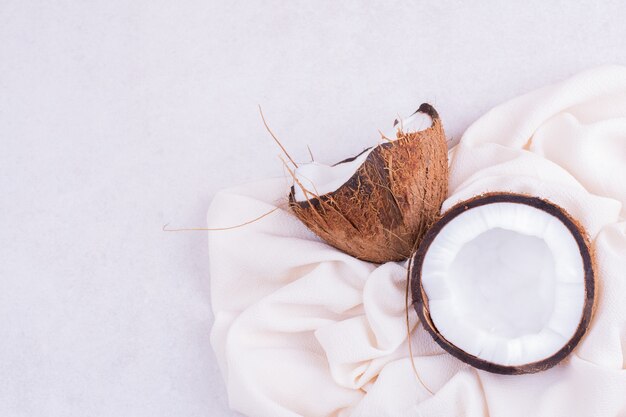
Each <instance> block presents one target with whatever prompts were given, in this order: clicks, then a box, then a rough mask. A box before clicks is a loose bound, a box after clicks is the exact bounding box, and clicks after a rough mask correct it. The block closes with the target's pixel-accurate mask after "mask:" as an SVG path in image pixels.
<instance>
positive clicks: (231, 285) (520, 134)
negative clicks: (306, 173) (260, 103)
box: [208, 67, 626, 417]
mask: <svg viewBox="0 0 626 417" xmlns="http://www.w3.org/2000/svg"><path fill="white" fill-rule="evenodd" d="M449 156H450V158H449V159H450V170H451V171H450V186H449V195H448V198H447V200H446V201H445V202H444V204H443V207H442V211H445V210H446V209H448V208H450V207H451V206H452V205H454V204H455V203H457V202H459V201H461V200H465V199H468V198H471V197H472V196H474V195H477V194H481V193H484V192H490V191H511V192H517V193H524V194H529V195H534V196H539V197H542V198H547V199H549V200H551V201H553V202H555V203H556V204H558V205H560V206H561V207H563V208H565V209H566V210H567V211H568V212H569V213H570V214H571V215H572V216H573V217H574V218H576V219H578V220H579V221H580V223H581V224H582V225H583V226H584V227H585V228H586V230H587V232H588V234H589V236H590V238H591V240H592V243H593V249H594V251H595V254H596V260H597V270H596V273H597V276H598V280H597V282H598V287H597V290H598V293H597V296H598V302H597V308H596V311H595V314H594V317H593V320H592V323H591V326H590V329H589V331H588V333H587V335H586V336H585V337H584V338H583V340H582V341H581V343H580V344H579V345H578V347H577V348H576V349H575V350H574V352H573V353H572V354H571V355H570V356H569V357H568V358H567V359H565V360H564V361H563V362H561V363H560V364H559V365H557V366H555V367H553V368H551V369H549V370H547V371H544V372H540V373H537V374H530V375H521V376H503V375H495V374H490V373H488V372H484V371H480V370H476V369H474V368H472V367H469V366H468V365H466V364H464V363H462V362H460V361H459V360H457V359H455V358H453V357H452V356H450V355H449V354H447V353H445V352H444V351H443V350H442V349H441V348H439V347H438V346H437V345H436V344H435V343H434V342H433V340H432V339H431V337H430V336H429V335H428V334H427V333H426V331H425V330H424V328H423V326H422V325H420V323H419V322H418V320H417V318H416V315H415V312H414V311H413V310H411V311H410V328H411V340H412V348H413V349H412V351H413V357H414V363H415V367H416V370H417V373H418V374H419V379H418V378H416V376H415V374H414V373H413V369H412V367H411V363H410V358H409V351H408V343H407V329H406V322H405V299H404V297H405V285H406V268H405V267H406V265H405V264H404V263H394V262H390V263H386V264H383V265H375V264H371V263H368V262H364V261H360V260H357V259H355V258H352V257H350V256H349V255H347V254H345V253H342V252H340V251H339V250H337V249H335V248H333V247H331V246H329V245H327V244H325V243H324V242H323V241H321V240H320V239H319V238H317V237H316V236H315V235H313V234H312V233H311V232H310V231H309V230H307V228H306V227H305V226H304V225H303V224H302V223H301V222H300V221H299V220H298V219H296V218H295V217H294V216H293V215H292V214H291V213H290V212H289V211H288V209H287V208H286V205H285V204H284V203H285V196H286V195H287V193H288V188H289V186H290V184H289V183H288V182H287V180H285V179H273V180H266V181H261V182H257V183H253V184H247V185H244V186H240V187H236V188H232V189H228V190H224V191H222V192H220V193H218V194H217V195H216V197H215V198H214V200H213V202H212V204H211V207H210V209H209V213H208V227H224V226H228V225H233V224H239V223H243V222H245V221H247V220H250V219H252V218H255V217H258V216H259V215H261V214H263V213H265V212H267V211H269V210H271V209H272V208H274V207H281V208H280V209H278V210H277V211H275V212H274V213H272V214H270V215H268V216H265V217H263V218H262V219H260V220H258V221H256V222H254V223H251V224H249V225H246V226H244V227H239V228H236V229H232V230H228V231H221V232H210V233H209V260H210V274H211V303H212V308H213V311H214V313H215V323H214V326H213V329H212V336H211V343H212V345H213V348H214V350H215V353H216V355H217V359H218V362H219V365H220V368H221V371H222V375H223V378H224V381H225V383H226V385H227V389H228V396H229V402H230V406H231V407H232V408H233V409H234V410H237V411H238V412H240V413H243V414H245V415H248V416H252V417H296V416H304V417H318V416H319V417H322V416H325V417H330V416H333V417H348V416H352V417H386V416H389V417H392V416H393V417H409V416H410V417H414V416H487V415H490V416H503V417H504V416H506V417H514V416H524V417H525V416H550V417H554V416H618V415H619V416H623V415H626V68H622V67H603V68H598V69H594V70H590V71H587V72H584V73H581V74H578V75H576V76H574V77H573V78H570V79H568V80H566V81H563V82H560V83H558V84H555V85H552V86H548V87H545V88H542V89H540V90H537V91H534V92H532V93H529V94H526V95H523V96H521V97H518V98H516V99H514V100H511V101H509V102H507V103H505V104H502V105H499V106H498V107H496V108H494V109H493V110H491V111H489V112H488V113H487V114H485V115H484V116H482V117H481V118H480V119H478V120H477V121H476V122H474V123H473V124H472V125H471V126H470V127H469V128H468V129H467V131H466V132H465V133H464V134H463V136H462V138H461V140H460V142H459V144H458V145H457V146H455V147H453V148H452V149H451V150H450V155H449Z"/></svg>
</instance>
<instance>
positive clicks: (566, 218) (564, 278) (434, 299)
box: [411, 193, 595, 375]
mask: <svg viewBox="0 0 626 417" xmlns="http://www.w3.org/2000/svg"><path fill="white" fill-rule="evenodd" d="M411 269H412V272H411V291H412V297H413V303H414V307H415V310H416V311H417V314H418V316H419V318H420V320H421V322H422V323H423V324H424V327H425V328H426V330H427V331H428V332H429V333H430V334H431V336H432V337H433V338H434V340H435V341H436V342H437V343H438V344H439V345H440V346H441V347H442V348H443V349H445V350H446V351H447V352H449V353H450V354H452V355H454V356H455V357H457V358H458V359H460V360H462V361H464V362H466V363H468V364H470V365H472V366H474V367H476V368H478V369H483V370H485V371H489V372H494V373H498V374H509V375H512V374H524V373H533V372H538V371H542V370H545V369H548V368H550V367H553V366H555V365H556V364H558V363H559V362H560V361H561V360H563V359H564V358H565V357H566V356H567V355H568V354H569V353H570V352H572V350H573V349H574V348H575V347H576V345H577V344H578V343H579V342H580V340H581V339H582V337H583V335H584V334H585V332H586V330H587V328H588V326H589V323H590V321H591V316H592V312H593V305H594V300H595V283H594V263H593V256H592V251H591V249H590V245H589V240H588V238H587V235H586V233H585V231H584V230H583V228H582V227H581V226H580V224H579V223H578V222H576V221H575V220H574V219H573V218H572V217H571V216H570V215H569V214H568V213H567V212H566V211H565V210H564V209H562V208H561V207H559V206H557V205H555V204H553V203H551V202H549V201H546V200H542V199H540V198H536V197H529V196H525V195H519V194H509V193H492V194H485V195H481V196H478V197H475V198H472V199H470V200H468V201H465V202H462V203H459V204H458V205H456V206H454V207H453V208H451V209H450V210H448V211H447V212H446V213H445V214H444V215H443V216H442V217H441V219H439V220H438V221H437V222H436V223H435V224H434V225H433V226H432V228H431V229H429V231H428V232H427V233H426V235H425V236H424V239H423V240H422V242H421V244H420V246H419V248H418V250H417V252H416V253H415V255H414V257H413V258H412V265H411Z"/></svg>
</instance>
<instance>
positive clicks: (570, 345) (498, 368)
mask: <svg viewBox="0 0 626 417" xmlns="http://www.w3.org/2000/svg"><path fill="white" fill-rule="evenodd" d="M504 202H508V203H518V204H526V205H529V206H532V207H535V208H538V209H540V210H543V211H545V212H547V213H549V214H551V215H553V216H555V217H557V218H558V219H559V220H561V222H563V224H564V225H565V226H566V227H567V229H568V230H569V231H570V232H571V233H572V235H573V236H574V238H575V240H576V243H577V244H578V248H579V250H580V254H581V256H582V260H583V271H584V282H585V301H584V305H583V312H582V315H581V319H580V322H579V324H578V326H577V328H576V331H575V332H574V334H573V335H572V337H571V338H570V340H569V341H568V342H567V343H566V344H565V345H564V346H563V347H562V348H561V349H560V350H559V351H557V352H556V353H555V354H553V355H552V356H550V357H548V358H546V359H543V360H541V361H537V362H531V363H528V364H524V365H518V366H504V365H499V364H495V363H491V362H488V361H485V360H483V359H481V358H478V357H476V356H473V355H471V354H469V353H467V352H465V351H463V350H461V349H459V348H458V347H457V346H455V345H454V344H452V343H450V342H449V341H448V340H446V338H445V337H444V335H442V334H441V333H440V332H439V331H438V330H437V327H436V326H435V325H434V323H433V321H432V319H431V317H430V312H429V309H428V297H427V296H426V294H425V292H424V290H423V288H422V265H423V263H424V259H425V257H426V253H427V252H428V248H429V247H430V245H431V244H432V242H433V240H434V239H435V237H436V236H437V234H439V232H440V231H441V230H442V229H443V228H444V227H445V225H446V224H448V223H449V222H450V221H452V220H453V219H454V218H456V217H457V216H458V215H459V214H461V213H463V212H464V211H466V210H469V209H471V208H474V207H478V206H482V205H485V204H492V203H504ZM410 269H411V294H412V298H413V306H414V307H415V311H416V312H417V315H418V316H419V319H420V321H421V322H422V323H423V324H424V328H425V329H426V331H427V332H428V333H429V334H430V335H431V336H432V337H433V339H434V340H435V342H437V344H438V345H439V346H441V347H442V348H443V349H444V350H445V351H447V352H448V353H450V354H451V355H453V356H455V357H456V358H458V359H460V360H461V361H463V362H465V363H467V364H469V365H471V366H473V367H474V368H478V369H482V370H484V371H488V372H492V373H496V374H503V375H519V374H529V373H535V372H540V371H544V370H546V369H549V368H552V367H553V366H555V365H557V364H558V363H559V362H561V361H562V360H563V359H565V358H566V357H567V356H568V355H569V354H570V353H571V352H572V351H573V350H574V348H575V347H576V346H577V345H578V343H579V342H580V341H581V339H582V338H583V336H584V335H585V333H586V331H587V329H588V328H589V324H590V323H591V318H592V315H593V311H594V309H595V300H596V291H595V288H596V282H595V280H596V278H595V276H596V275H595V273H594V270H595V260H594V256H593V251H592V249H591V244H590V241H589V238H588V236H587V233H586V232H585V230H584V229H583V227H582V226H581V225H580V223H578V222H577V221H576V220H575V219H574V218H572V217H571V216H570V215H569V214H568V213H567V212H566V211H565V210H564V209H563V208H561V207H559V206H558V205H556V204H554V203H552V202H550V201H547V200H544V199H541V198H538V197H531V196H527V195H522V194H513V193H487V194H482V195H479V196H476V197H474V198H471V199H469V200H467V201H463V202H461V203H458V204H457V205H455V206H454V207H452V208H450V209H449V210H448V211H446V212H445V213H444V214H443V216H442V217H441V218H440V219H439V220H438V221H437V222H436V223H435V224H434V225H433V226H432V227H431V228H430V229H429V230H428V232H427V233H426V235H425V236H424V238H423V240H422V242H421V243H420V246H419V248H418V250H417V251H416V252H415V255H414V256H413V258H412V261H411V268H410Z"/></svg>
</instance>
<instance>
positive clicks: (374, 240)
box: [289, 103, 448, 263]
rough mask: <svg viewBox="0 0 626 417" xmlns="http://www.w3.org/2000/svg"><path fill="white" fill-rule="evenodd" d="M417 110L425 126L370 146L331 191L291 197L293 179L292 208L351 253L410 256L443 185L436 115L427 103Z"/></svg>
mask: <svg viewBox="0 0 626 417" xmlns="http://www.w3.org/2000/svg"><path fill="white" fill-rule="evenodd" d="M418 112H423V113H426V114H428V115H429V116H430V117H431V119H432V125H431V126H430V127H429V128H428V129H425V130H422V131H419V132H414V133H405V132H401V131H398V134H397V138H396V139H395V140H393V141H390V142H386V143H383V144H381V145H378V146H377V147H376V148H374V149H373V150H372V152H371V153H370V154H369V155H368V156H367V158H366V160H365V161H364V162H363V164H362V165H361V166H360V167H359V168H358V169H357V171H356V172H355V173H354V175H353V176H352V177H351V178H350V179H349V180H348V181H347V182H346V183H344V184H343V185H342V186H341V187H339V188H338V189H337V190H335V191H334V192H331V193H328V194H324V195H321V196H315V197H314V198H310V199H309V200H307V201H296V200H295V197H294V193H295V189H294V187H297V186H298V184H294V187H292V188H291V193H290V195H289V204H290V207H291V209H292V211H293V213H294V214H295V215H296V216H297V217H298V218H299V219H300V220H301V221H302V222H303V223H304V224H306V226H307V227H308V228H309V229H311V230H312V231H313V232H314V233H316V234H317V235H318V236H320V237H321V238H322V239H324V240H325V241H326V242H328V243H329V244H331V245H332V246H334V247H336V248H338V249H340V250H342V251H344V252H346V253H348V254H350V255H352V256H354V257H356V258H359V259H362V260H366V261H370V262H375V263H384V262H388V261H400V260H403V259H406V258H408V257H410V256H411V254H412V253H413V252H414V250H415V249H416V248H417V245H418V242H419V241H420V239H421V237H422V236H423V234H424V233H425V232H426V230H427V229H428V228H429V227H430V225H431V224H432V223H433V222H434V221H435V219H436V218H437V217H438V215H439V211H440V208H441V204H442V203H443V200H444V199H445V198H446V194H447V189H448V147H447V143H446V137H445V133H444V131H443V127H442V124H441V120H440V118H439V115H438V114H437V111H436V110H435V109H434V108H433V107H432V106H431V105H429V104H426V103H424V104H422V105H421V106H420V108H419V109H418ZM357 156H358V155H357ZM355 158H356V157H354V158H350V159H347V160H344V161H342V162H339V163H340V164H341V163H345V162H349V161H352V160H354V159H355Z"/></svg>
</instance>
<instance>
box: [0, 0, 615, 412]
mask: <svg viewBox="0 0 626 417" xmlns="http://www.w3.org/2000/svg"><path fill="white" fill-rule="evenodd" d="M521 4H522V3H520V5H519V6H513V5H512V4H509V3H505V2H495V1H494V2H484V3H483V4H481V5H474V6H472V5H470V3H468V2H463V1H447V2H446V1H443V2H441V1H440V2H422V3H418V2H409V1H405V2H393V1H390V2H376V3H374V2H341V3H339V2H333V1H324V2H303V1H293V2H292V1H290V2H286V1H285V2H278V1H267V2H256V3H252V2H218V1H211V2H202V1H186V2H175V1H169V2H163V1H156V2H148V1H137V2H133V3H131V2H126V1H116V0H114V1H89V2H77V1H76V2H69V1H30V2H26V1H19V0H0V195H1V199H0V248H2V249H1V250H0V340H2V344H0V415H2V416H10V417H12V416H74V415H76V416H83V415H90V416H119V415H132V416H146V417H147V416H150V417H156V416H172V415H176V416H209V415H210V416H215V417H217V416H231V415H235V414H234V413H232V412H230V411H229V410H228V405H227V400H226V398H225V389H224V387H223V383H222V381H221V377H220V375H219V372H218V370H217V365H216V362H215V359H214V355H213V353H212V350H211V348H210V346H209V340H208V332H209V327H210V325H211V323H212V317H211V314H210V308H209V303H208V300H209V295H208V285H207V284H208V266H207V265H208V260H207V250H206V241H207V238H206V236H205V234H204V233H201V232H198V233H163V232H161V226H162V225H163V224H165V223H170V224H171V226H172V227H177V226H202V225H203V224H204V223H205V219H204V215H205V212H206V208H207V206H208V204H209V202H210V201H211V198H212V196H213V195H214V193H215V192H216V191H217V190H218V189H220V188H223V187H226V186H231V185H234V184H238V183H241V182H243V181H247V180H252V179H258V178H265V177H268V176H275V175H281V174H282V168H281V163H280V161H279V160H278V159H277V158H276V155H277V154H278V151H277V149H276V147H275V145H274V143H273V142H272V140H271V138H270V137H269V136H268V135H267V133H266V132H265V131H264V129H263V126H262V123H261V121H260V118H259V116H258V111H257V107H256V106H257V104H261V105H262V106H263V109H264V112H265V115H266V117H267V119H268V122H269V123H270V125H271V126H272V128H273V129H274V131H275V132H276V133H277V134H278V136H279V137H280V138H281V140H282V141H283V144H284V145H285V146H286V147H287V149H289V151H290V153H292V155H293V156H294V157H296V159H297V160H308V151H307V150H306V146H305V145H306V144H309V145H310V146H311V148H312V150H313V152H314V154H315V157H316V158H317V159H318V160H320V161H324V162H328V163H332V162H336V161H338V160H341V159H343V158H345V157H347V156H349V155H351V154H354V153H356V152H358V151H360V150H361V149H363V148H364V147H366V146H368V145H370V144H371V140H376V139H377V137H378V133H377V131H376V129H378V128H384V127H385V126H387V124H388V123H389V121H390V120H393V118H395V116H396V114H397V113H405V112H407V111H412V110H414V109H415V108H416V107H417V106H418V105H419V104H420V103H421V102H423V101H429V102H431V103H433V104H434V105H435V106H436V108H437V109H438V111H439V112H440V114H441V116H442V119H443V121H444V125H445V127H446V128H447V131H448V133H449V135H450V136H452V137H453V138H456V139H458V137H459V135H460V133H461V132H462V131H463V129H464V128H465V127H466V126H467V125H468V124H469V123H470V122H471V121H473V120H474V119H475V118H476V117H477V116H479V115H481V114H482V113H483V112H484V111H485V110H487V109H488V108H490V107H492V106H493V105H495V104H497V103H499V102H501V101H503V100H504V99H508V98H510V97H513V96H516V95H518V94H520V93H522V92H526V91H529V90H531V89H533V88H535V87H538V86H541V85H544V84H546V83H548V82H552V81H556V80H559V79H562V78H564V77H566V76H568V75H571V74H573V73H575V72H577V71H579V70H581V69H584V68H588V67H592V66H595V65H598V64H602V63H622V64H624V63H626V48H624V42H625V41H624V39H626V26H625V25H624V24H623V18H622V17H623V16H624V13H626V5H624V4H621V5H620V2H618V1H612V2H595V1H586V2H575V3H572V2H560V1H559V2H545V1H539V0H533V1H530V2H524V3H523V6H522V5H521ZM546 152H549V150H547V151H546Z"/></svg>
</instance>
